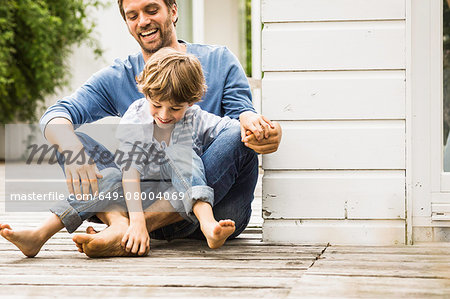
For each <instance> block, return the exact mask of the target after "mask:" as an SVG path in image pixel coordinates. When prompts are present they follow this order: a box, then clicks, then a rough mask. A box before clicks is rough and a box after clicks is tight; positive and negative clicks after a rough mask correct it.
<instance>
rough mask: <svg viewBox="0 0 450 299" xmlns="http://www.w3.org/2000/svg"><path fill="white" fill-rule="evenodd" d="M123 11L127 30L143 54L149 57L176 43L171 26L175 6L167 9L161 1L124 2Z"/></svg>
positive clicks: (138, 0) (140, 0)
mask: <svg viewBox="0 0 450 299" xmlns="http://www.w3.org/2000/svg"><path fill="white" fill-rule="evenodd" d="M123 10H124V12H125V19H126V23H127V27H128V30H129V31H130V33H131V35H132V36H133V37H134V38H135V39H136V41H137V42H138V43H139V45H140V46H141V48H142V50H143V51H144V54H147V55H149V56H150V55H151V54H153V53H155V52H156V51H158V50H159V49H161V48H163V47H169V46H173V45H174V44H175V43H176V42H177V39H176V33H175V27H174V25H173V22H174V21H175V20H176V18H177V13H178V12H177V7H176V5H174V6H173V7H171V8H168V7H167V6H166V4H165V3H164V1H163V0H124V1H123Z"/></svg>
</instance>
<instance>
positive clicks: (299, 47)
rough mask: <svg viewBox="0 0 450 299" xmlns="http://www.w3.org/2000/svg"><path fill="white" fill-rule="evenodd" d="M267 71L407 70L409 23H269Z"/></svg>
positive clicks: (265, 32)
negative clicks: (406, 45) (406, 41)
mask: <svg viewBox="0 0 450 299" xmlns="http://www.w3.org/2000/svg"><path fill="white" fill-rule="evenodd" d="M262 48H263V51H262V55H263V61H262V68H263V71H295V70H362V69H404V68H405V22H404V21H383V22H323V23H268V24H265V25H264V29H263V40H262Z"/></svg>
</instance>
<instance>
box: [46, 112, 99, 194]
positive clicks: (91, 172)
mask: <svg viewBox="0 0 450 299" xmlns="http://www.w3.org/2000/svg"><path fill="white" fill-rule="evenodd" d="M44 136H45V138H47V140H48V141H49V142H50V143H51V144H55V145H57V146H58V150H59V152H70V153H72V157H75V156H77V154H78V153H79V152H80V151H82V150H83V149H84V147H83V144H82V143H81V141H80V140H79V139H78V137H77V136H76V135H75V132H74V130H73V125H72V123H71V122H70V121H69V120H68V119H66V118H62V117H57V118H54V119H52V120H51V121H50V122H49V123H48V124H47V126H46V127H45V131H44ZM88 161H89V159H85V161H84V163H77V162H75V161H72V163H67V162H66V164H65V166H64V169H65V173H66V182H67V188H68V189H69V192H70V193H72V194H75V195H76V196H80V195H81V189H80V180H81V186H82V187H83V194H85V195H88V194H89V187H91V189H92V192H93V194H98V184H97V178H102V175H101V174H100V173H99V171H98V169H97V166H96V165H95V163H94V164H89V163H88Z"/></svg>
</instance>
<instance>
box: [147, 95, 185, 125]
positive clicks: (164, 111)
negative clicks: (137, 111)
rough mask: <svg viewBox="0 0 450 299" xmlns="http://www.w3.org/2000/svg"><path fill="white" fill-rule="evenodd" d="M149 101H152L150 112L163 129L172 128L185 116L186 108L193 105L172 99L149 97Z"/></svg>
mask: <svg viewBox="0 0 450 299" xmlns="http://www.w3.org/2000/svg"><path fill="white" fill-rule="evenodd" d="M147 99H148V98H147ZM148 101H149V103H150V114H151V115H152V116H153V119H154V120H155V122H156V124H157V125H158V127H160V128H162V129H167V128H171V127H172V126H173V125H175V123H177V122H179V121H180V120H181V119H182V118H183V117H184V114H185V113H186V110H187V109H188V108H189V107H190V106H192V105H193V104H188V103H182V104H175V103H173V102H172V101H159V100H156V99H148Z"/></svg>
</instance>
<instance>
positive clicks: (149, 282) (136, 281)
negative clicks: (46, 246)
mask: <svg viewBox="0 0 450 299" xmlns="http://www.w3.org/2000/svg"><path fill="white" fill-rule="evenodd" d="M114 272H116V271H114ZM114 272H113V273H111V274H109V275H104V276H101V279H98V280H97V279H86V277H84V276H83V275H79V274H77V275H61V276H55V275H44V274H41V275H39V276H36V275H7V274H6V275H5V274H0V285H2V286H3V285H11V284H21V285H36V286H39V285H50V286H60V285H72V286H75V285H76V286H88V287H90V286H117V285H122V286H133V287H135V286H136V287H149V286H157V287H161V286H165V287H180V286H183V287H184V286H188V287H210V286H215V287H241V288H252V287H258V288H274V287H283V288H284V287H288V286H289V285H290V284H291V283H292V282H293V281H294V280H295V278H284V277H283V278H281V277H270V279H267V277H253V278H248V279H243V278H240V277H232V276H230V277H223V278H221V279H217V278H216V277H208V276H202V277H190V276H178V275H176V276H175V275H171V276H160V275H155V276H152V275H151V274H149V275H146V276H133V277H132V278H130V279H128V280H124V278H123V277H120V276H116V275H112V274H115V273H114ZM148 272H151V271H148Z"/></svg>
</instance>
